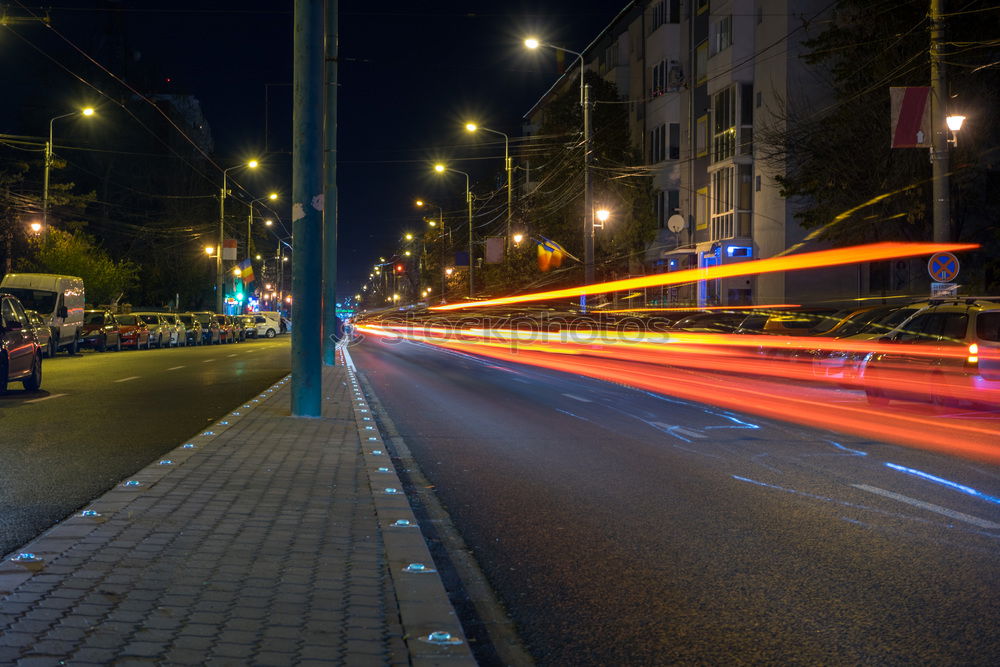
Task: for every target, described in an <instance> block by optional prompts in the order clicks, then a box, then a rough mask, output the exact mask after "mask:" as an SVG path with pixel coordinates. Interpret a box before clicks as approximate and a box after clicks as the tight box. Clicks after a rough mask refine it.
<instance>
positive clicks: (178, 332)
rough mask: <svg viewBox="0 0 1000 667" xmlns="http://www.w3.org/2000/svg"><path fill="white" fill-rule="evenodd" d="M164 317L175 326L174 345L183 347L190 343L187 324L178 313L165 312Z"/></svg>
mask: <svg viewBox="0 0 1000 667" xmlns="http://www.w3.org/2000/svg"><path fill="white" fill-rule="evenodd" d="M163 319H165V320H166V321H167V324H169V325H170V326H172V327H173V328H174V336H173V341H174V342H173V345H174V347H181V346H185V345H187V344H188V335H187V326H186V325H185V324H184V322H182V321H181V318H180V317H179V316H178V315H177V314H176V313H163Z"/></svg>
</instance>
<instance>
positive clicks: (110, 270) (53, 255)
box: [26, 229, 139, 305]
mask: <svg viewBox="0 0 1000 667" xmlns="http://www.w3.org/2000/svg"><path fill="white" fill-rule="evenodd" d="M34 250H35V253H34V257H33V258H32V259H30V260H28V261H27V262H26V265H27V267H26V268H28V269H29V270H32V271H37V272H40V273H56V274H62V275H70V276H79V277H81V278H83V284H84V287H85V288H86V290H87V301H88V302H89V303H91V304H94V305H97V304H114V303H117V302H118V301H119V300H120V299H121V298H122V296H123V295H124V294H125V293H126V292H128V290H130V289H132V288H134V287H135V286H136V285H138V283H139V266H138V265H136V264H135V263H133V262H131V261H129V260H120V261H117V262H116V261H114V260H112V259H111V258H110V257H108V255H107V253H106V252H104V251H103V250H102V249H101V248H100V247H99V246H97V245H96V243H95V241H94V239H93V238H92V237H90V236H88V235H87V234H84V233H82V232H77V233H75V234H70V233H69V232H64V231H61V230H58V229H49V230H48V231H47V233H45V234H44V235H42V236H41V237H39V239H38V240H37V242H36V243H35V248H34Z"/></svg>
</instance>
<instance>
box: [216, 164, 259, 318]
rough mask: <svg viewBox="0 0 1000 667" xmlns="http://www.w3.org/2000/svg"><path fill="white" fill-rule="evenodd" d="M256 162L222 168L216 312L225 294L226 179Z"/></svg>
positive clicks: (252, 167) (220, 311)
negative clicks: (234, 171) (223, 269)
mask: <svg viewBox="0 0 1000 667" xmlns="http://www.w3.org/2000/svg"><path fill="white" fill-rule="evenodd" d="M258 164H260V163H259V162H257V160H250V161H249V162H247V163H245V164H238V165H235V166H232V167H229V168H228V169H223V170H222V190H220V191H219V246H218V247H219V251H218V252H217V253H216V254H215V312H217V313H222V307H223V306H222V304H223V297H224V296H225V289H224V287H223V278H224V276H223V274H222V253H223V248H224V247H225V240H226V195H227V194H228V190H227V188H226V179H227V178H228V176H229V172H230V171H232V170H233V169H238V168H240V167H247V168H248V169H256V168H257V165H258Z"/></svg>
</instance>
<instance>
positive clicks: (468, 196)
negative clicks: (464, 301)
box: [465, 174, 475, 299]
mask: <svg viewBox="0 0 1000 667" xmlns="http://www.w3.org/2000/svg"><path fill="white" fill-rule="evenodd" d="M465 203H466V204H467V205H468V207H469V298H470V299H471V298H472V296H473V294H475V288H474V286H473V281H474V275H475V274H474V273H473V266H474V265H475V259H473V256H472V250H473V246H472V234H473V230H472V190H471V189H470V188H469V175H468V174H466V175H465Z"/></svg>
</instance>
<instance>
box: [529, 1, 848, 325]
mask: <svg viewBox="0 0 1000 667" xmlns="http://www.w3.org/2000/svg"><path fill="white" fill-rule="evenodd" d="M828 8H829V3H825V2H820V1H818V0H794V1H793V0H635V1H633V2H630V3H629V4H628V5H626V6H625V8H624V9H623V10H622V11H621V12H620V13H619V14H618V16H616V17H615V18H614V19H613V20H612V22H611V23H610V24H609V25H608V26H607V27H606V28H605V29H604V30H603V31H602V32H601V34H600V35H598V36H597V37H596V38H595V39H594V40H593V41H592V42H591V43H590V44H589V45H588V46H587V47H586V49H584V51H583V52H582V53H583V60H584V66H585V67H586V68H587V69H588V70H590V71H595V72H597V73H599V74H600V75H601V76H603V77H605V78H607V79H608V80H610V81H613V82H614V83H615V84H616V85H617V87H618V91H619V94H620V96H621V98H622V101H623V102H626V101H627V103H628V104H629V124H630V130H631V136H632V141H633V143H634V144H635V146H636V148H637V149H640V150H641V154H642V155H643V162H644V166H645V167H646V169H647V173H649V174H650V175H651V176H652V180H653V187H654V189H655V192H656V198H655V206H656V211H655V214H656V219H657V222H658V226H659V229H658V232H657V236H656V239H655V240H654V241H653V242H652V243H651V244H650V245H649V247H648V248H647V251H646V253H645V256H644V258H643V260H644V261H643V267H644V270H645V271H646V272H664V271H676V270H682V269H686V268H696V267H697V268H701V267H709V266H714V265H718V264H732V263H737V262H745V261H750V260H753V259H761V258H767V257H773V256H775V255H778V254H780V253H782V252H784V251H786V250H787V249H788V248H791V247H793V246H794V245H795V244H796V243H799V242H800V241H802V240H803V239H804V237H805V233H804V231H803V230H802V228H801V227H800V226H799V225H798V223H797V222H796V219H795V217H794V213H795V203H794V202H790V201H787V200H785V198H783V197H782V196H781V195H780V192H779V190H778V187H777V185H776V182H775V175H776V173H777V171H776V170H778V171H780V169H781V165H774V164H767V165H765V164H763V163H762V162H761V161H760V160H759V154H760V151H759V148H760V147H759V145H758V144H757V143H755V136H759V135H760V134H761V131H762V130H763V129H764V128H771V127H779V128H780V127H781V124H782V122H783V119H784V118H785V105H787V104H789V103H793V104H797V105H799V108H806V107H809V106H810V105H818V104H819V103H821V102H822V99H823V96H824V95H825V94H826V91H825V90H824V88H823V87H822V86H820V85H819V83H818V80H817V78H816V77H815V75H814V73H813V72H811V71H810V70H808V68H807V67H806V66H805V65H804V63H803V62H802V61H801V59H800V58H799V55H800V53H801V42H802V40H804V39H806V38H807V37H809V36H811V35H810V33H809V28H810V26H812V25H816V20H817V19H818V18H820V16H821V13H822V12H823V11H824V10H826V9H828ZM578 63H579V61H577V62H576V63H574V64H573V66H572V67H571V68H570V69H569V70H567V72H566V73H565V74H564V75H563V76H562V77H561V78H560V79H559V80H558V81H557V82H556V83H555V84H554V85H553V86H552V88H551V89H550V90H549V91H548V92H547V93H546V94H545V95H544V96H543V97H542V98H541V99H540V100H539V101H538V103H536V104H535V106H534V107H533V108H532V109H531V110H530V111H529V112H528V114H526V116H525V121H526V124H525V131H526V133H527V134H530V133H531V132H532V128H534V127H537V125H538V123H539V122H540V118H541V117H542V115H543V114H544V112H545V108H546V104H547V102H548V101H550V100H551V99H552V97H553V96H554V95H555V94H556V93H558V92H560V91H564V90H570V89H571V87H573V86H576V85H578V82H579V69H578V68H579V64H578ZM529 174H530V171H529ZM529 187H530V183H529ZM810 249H819V248H818V246H816V245H815V244H811V245H810ZM862 273H863V274H864V275H865V276H867V271H861V270H859V269H858V268H857V267H852V268H843V269H830V270H824V271H815V272H814V271H800V272H795V273H789V274H773V275H762V276H757V277H742V278H730V279H725V280H717V281H702V282H701V283H698V284H696V285H691V286H685V287H680V288H675V289H671V290H667V291H665V293H664V296H663V300H664V301H669V302H672V303H684V304H697V305H749V304H777V303H790V302H794V303H802V302H807V301H815V300H817V299H818V298H824V299H829V300H832V301H836V300H844V299H849V298H855V297H857V296H859V288H860V286H861V282H862V280H861V276H862Z"/></svg>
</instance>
